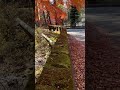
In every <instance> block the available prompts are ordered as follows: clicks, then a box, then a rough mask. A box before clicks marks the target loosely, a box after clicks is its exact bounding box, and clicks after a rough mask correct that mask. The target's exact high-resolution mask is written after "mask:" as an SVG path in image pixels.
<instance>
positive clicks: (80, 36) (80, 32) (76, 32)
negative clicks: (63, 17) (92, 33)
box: [67, 29, 85, 44]
mask: <svg viewBox="0 0 120 90" xmlns="http://www.w3.org/2000/svg"><path fill="white" fill-rule="evenodd" d="M67 33H68V34H69V35H71V36H73V37H75V38H76V40H78V41H80V42H82V43H83V44H85V29H67Z"/></svg>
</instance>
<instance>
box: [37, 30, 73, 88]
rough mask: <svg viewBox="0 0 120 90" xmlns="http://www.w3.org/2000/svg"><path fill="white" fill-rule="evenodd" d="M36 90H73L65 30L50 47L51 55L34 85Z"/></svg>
mask: <svg viewBox="0 0 120 90" xmlns="http://www.w3.org/2000/svg"><path fill="white" fill-rule="evenodd" d="M36 90H73V79H72V68H71V61H70V57H69V52H68V43H67V33H66V31H65V30H63V31H62V33H61V34H60V36H59V38H58V39H57V42H56V43H55V45H54V46H53V47H52V50H51V55H50V56H49V58H48V60H47V62H46V64H45V66H44V69H43V72H42V74H41V76H40V78H39V79H38V82H37V83H36Z"/></svg>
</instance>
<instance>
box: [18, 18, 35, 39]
mask: <svg viewBox="0 0 120 90" xmlns="http://www.w3.org/2000/svg"><path fill="white" fill-rule="evenodd" d="M16 22H17V23H18V24H20V25H21V26H22V27H23V28H24V29H25V30H26V31H27V32H28V33H29V34H30V35H32V36H33V37H34V36H35V34H34V31H35V30H33V29H32V28H31V27H30V26H29V25H27V24H26V23H25V22H24V21H22V20H21V19H20V18H16Z"/></svg>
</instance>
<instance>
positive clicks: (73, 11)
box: [69, 6, 79, 27]
mask: <svg viewBox="0 0 120 90" xmlns="http://www.w3.org/2000/svg"><path fill="white" fill-rule="evenodd" d="M69 18H70V24H71V26H72V27H75V26H76V23H77V21H78V19H79V12H78V10H77V9H76V7H74V6H71V9H70V16H69Z"/></svg>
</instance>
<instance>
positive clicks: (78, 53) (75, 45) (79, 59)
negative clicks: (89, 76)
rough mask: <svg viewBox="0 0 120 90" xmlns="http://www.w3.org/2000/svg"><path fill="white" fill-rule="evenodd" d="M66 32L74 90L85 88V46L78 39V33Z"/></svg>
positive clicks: (83, 89)
mask: <svg viewBox="0 0 120 90" xmlns="http://www.w3.org/2000/svg"><path fill="white" fill-rule="evenodd" d="M68 33H69V34H70V35H68V40H69V49H70V56H71V60H72V61H71V62H72V67H73V77H74V84H75V90H85V46H84V43H83V42H81V41H80V40H81V39H80V38H79V39H78V36H79V35H75V33H74V32H73V33H70V32H68ZM77 34H78V33H77ZM83 36H84V35H83ZM76 37H77V38H76Z"/></svg>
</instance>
